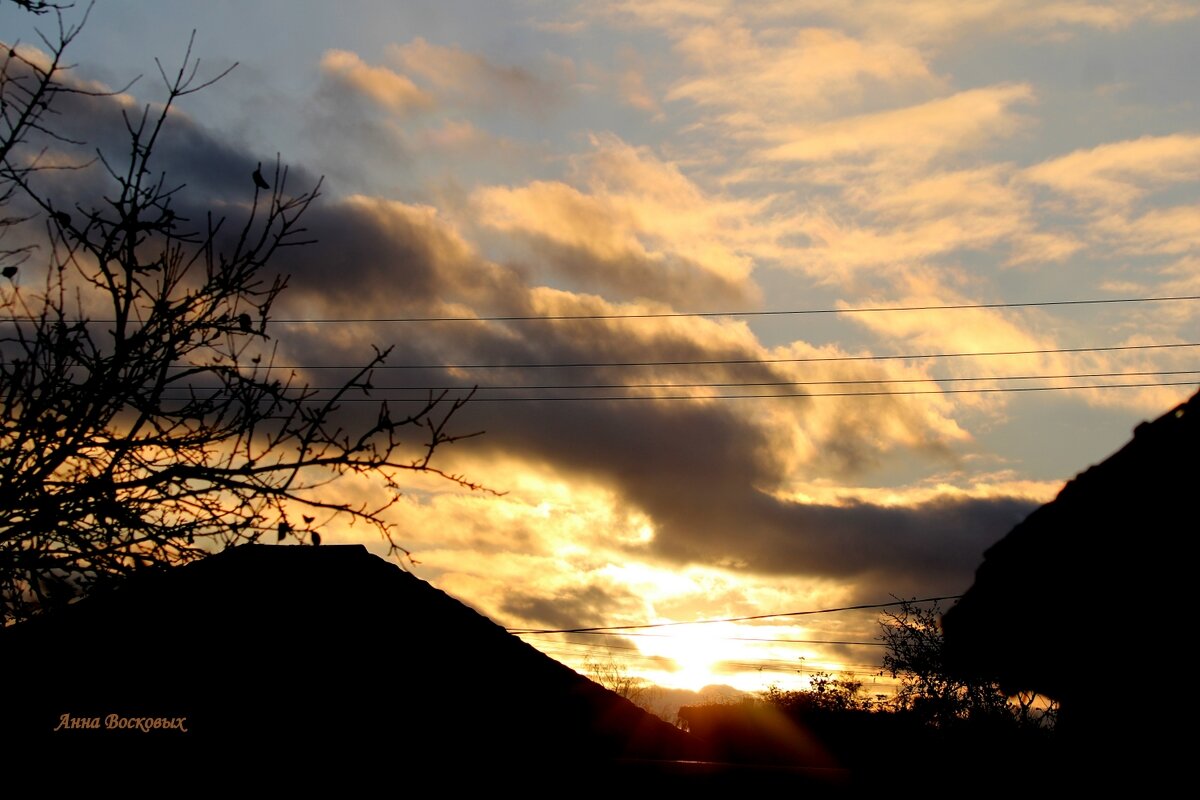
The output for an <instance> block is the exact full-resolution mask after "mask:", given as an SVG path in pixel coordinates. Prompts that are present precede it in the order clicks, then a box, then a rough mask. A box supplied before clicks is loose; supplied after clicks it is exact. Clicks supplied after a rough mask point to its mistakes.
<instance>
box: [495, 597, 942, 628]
mask: <svg viewBox="0 0 1200 800" xmlns="http://www.w3.org/2000/svg"><path fill="white" fill-rule="evenodd" d="M960 597H962V595H960V594H948V595H940V596H937V597H922V598H919V599H918V598H913V599H911V600H892V601H890V602H887V603H860V604H858V605H852V606H836V607H834V608H817V609H811V610H806V611H780V612H776V613H773V614H751V615H749V616H744V617H717V618H709V619H698V620H692V621H691V622H651V623H643V624H639V625H599V626H593V627H579V628H505V630H506V631H508V632H509V633H512V634H525V633H590V632H593V631H633V630H648V629H653V628H677V627H680V626H682V625H715V624H717V623H722V622H750V621H753V620H760V619H782V618H785V617H808V616H815V615H818V614H840V613H844V612H847V611H867V610H871V609H876V608H893V607H895V606H903V605H917V604H920V603H937V602H941V601H942V600H957V599H959V598H960Z"/></svg>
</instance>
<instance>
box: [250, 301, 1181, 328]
mask: <svg viewBox="0 0 1200 800" xmlns="http://www.w3.org/2000/svg"><path fill="white" fill-rule="evenodd" d="M1186 300H1200V295H1177V296H1164V297H1112V298H1103V299H1090V300H1037V301H1028V302H1017V303H955V304H949V305H923V306H855V307H850V308H799V309H778V310H766V311H660V312H641V313H631V314H505V315H498V316H488V317H360V318H341V319H333V318H330V319H322V318H304V319H276V320H272V322H275V323H278V324H286V325H324V324H329V323H348V324H351V323H381V322H382V323H405V322H543V321H544V322H562V321H580V320H620V319H675V318H679V317H781V316H801V315H816V314H864V313H881V312H889V311H960V310H967V309H997V308H1045V307H1049V306H1091V305H1115V304H1121V303H1162V302H1171V301H1186Z"/></svg>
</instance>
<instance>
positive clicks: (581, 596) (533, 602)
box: [501, 585, 639, 641]
mask: <svg viewBox="0 0 1200 800" xmlns="http://www.w3.org/2000/svg"><path fill="white" fill-rule="evenodd" d="M638 603H639V601H638V599H637V598H636V597H634V596H633V595H632V594H630V593H629V592H620V593H617V594H614V593H613V592H612V591H611V590H609V589H605V588H603V587H600V586H594V585H593V586H578V587H566V588H563V589H560V590H558V591H555V592H554V593H553V594H530V593H528V592H523V591H520V590H514V591H512V592H510V593H509V594H508V596H507V597H506V598H505V601H504V605H503V606H502V607H501V610H502V611H503V612H504V613H505V614H511V615H512V616H514V617H517V618H518V619H520V620H522V621H523V622H525V623H527V624H530V625H539V626H542V627H545V628H548V629H561V628H581V627H589V626H593V625H603V624H605V622H606V621H607V620H610V619H612V615H613V613H614V611H616V610H618V609H620V608H621V607H622V606H625V607H629V606H636V605H638ZM584 641H587V640H586V638H585V639H584Z"/></svg>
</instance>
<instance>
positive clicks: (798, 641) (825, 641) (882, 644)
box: [520, 623, 888, 649]
mask: <svg viewBox="0 0 1200 800" xmlns="http://www.w3.org/2000/svg"><path fill="white" fill-rule="evenodd" d="M687 624H694V623H687ZM542 633H558V631H529V632H526V633H522V634H520V635H522V636H536V635H540V634H542ZM572 633H576V634H579V635H581V636H621V637H626V636H639V637H642V636H645V637H653V638H657V639H677V638H678V637H676V636H672V635H671V634H669V633H638V632H636V631H633V632H628V633H611V632H609V631H572ZM704 640H705V641H719V642H768V643H776V642H778V643H781V644H838V645H854V646H857V647H887V646H888V645H887V643H886V642H863V641H851V640H844V639H769V638H765V637H755V636H706V637H705V638H704ZM571 644H575V643H574V642H572V643H571ZM578 644H582V645H591V644H593V643H592V642H579V643H578ZM595 646H597V647H610V646H611V647H616V646H617V645H607V644H604V643H602V642H597V643H595ZM632 649H637V648H632Z"/></svg>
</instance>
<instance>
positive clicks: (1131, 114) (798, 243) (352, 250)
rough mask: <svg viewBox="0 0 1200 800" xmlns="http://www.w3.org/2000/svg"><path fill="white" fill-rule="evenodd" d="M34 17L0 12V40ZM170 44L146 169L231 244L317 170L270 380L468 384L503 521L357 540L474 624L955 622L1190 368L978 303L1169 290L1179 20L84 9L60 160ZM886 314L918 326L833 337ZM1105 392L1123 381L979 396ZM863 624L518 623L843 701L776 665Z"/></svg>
mask: <svg viewBox="0 0 1200 800" xmlns="http://www.w3.org/2000/svg"><path fill="white" fill-rule="evenodd" d="M79 17H80V11H79V9H74V10H70V11H68V12H66V15H65V19H67V20H78V19H79ZM35 21H36V23H37V25H38V26H41V27H43V28H44V29H45V30H47V31H50V30H53V27H54V21H53V18H52V17H40V18H37V19H36V20H34V19H33V18H31V17H29V16H28V15H25V14H23V13H22V12H21V11H19V10H18V9H15V8H13V7H10V6H9V5H6V6H4V7H3V8H2V10H0V22H2V24H0V38H3V39H4V40H5V41H6V42H8V41H12V40H19V41H21V42H22V43H25V44H28V45H35V44H37V39H36V35H35V34H34V33H33V27H34V26H33V22H35ZM193 29H195V30H196V39H195V45H194V49H193V55H196V56H199V57H200V59H201V66H200V73H199V74H200V75H201V77H204V76H211V75H215V74H217V73H219V72H220V71H221V70H223V69H225V68H226V67H228V66H229V65H231V64H232V63H233V62H235V61H236V62H238V66H237V68H236V69H234V70H233V72H232V73H231V74H229V75H228V76H227V77H225V78H224V79H223V80H221V81H220V82H219V83H217V84H216V85H215V86H213V87H211V88H209V89H206V90H205V91H203V92H202V93H199V94H196V95H194V96H191V97H188V98H185V100H184V101H183V102H182V104H181V106H180V112H181V113H180V114H179V115H177V117H176V118H175V125H174V127H173V128H172V129H171V130H170V131H169V134H170V136H171V138H170V140H169V143H167V144H165V146H164V147H163V148H161V149H160V151H159V152H160V154H161V158H160V160H159V161H158V167H159V168H161V169H164V170H166V171H167V173H168V175H169V176H171V177H172V178H173V179H174V180H176V181H178V182H186V183H187V184H188V186H187V190H186V191H187V200H186V202H187V203H188V204H189V205H190V206H191V207H193V208H196V209H204V208H212V209H215V210H218V211H219V212H220V213H226V214H229V215H230V216H236V215H237V214H238V213H240V212H241V211H242V210H243V209H244V207H245V205H244V204H245V203H246V202H248V200H249V198H250V196H251V194H252V192H253V186H252V185H251V182H250V173H251V171H252V170H253V169H254V166H255V165H256V164H257V163H258V162H260V161H261V162H263V163H264V165H269V166H270V168H271V169H273V165H274V163H275V157H276V153H277V152H278V153H279V154H280V157H281V159H282V161H283V163H285V164H287V165H289V167H290V175H289V186H294V187H296V189H297V190H301V189H307V188H311V186H312V185H313V184H315V181H316V180H317V178H318V177H320V176H324V179H325V182H324V184H323V187H322V192H323V194H322V197H321V199H320V200H319V201H318V202H317V203H316V204H315V205H314V206H313V207H312V209H311V211H310V213H309V216H308V218H307V221H308V227H309V229H310V231H311V232H312V234H313V235H314V236H315V237H316V238H318V239H319V243H318V244H315V245H312V246H309V247H306V248H303V249H299V250H293V251H287V252H285V253H284V254H283V256H282V257H281V258H280V259H279V260H278V261H277V262H276V264H275V266H277V267H278V268H279V269H280V270H281V271H284V272H286V273H289V274H290V275H291V276H292V278H291V283H290V288H289V290H288V291H287V293H286V294H285V295H284V296H283V298H282V299H281V301H280V305H279V306H278V307H277V308H276V309H275V311H274V316H275V317H276V318H277V319H279V320H312V321H313V322H308V323H302V322H278V323H273V326H272V327H271V328H270V330H271V331H272V333H273V335H274V336H275V337H276V339H277V340H278V342H279V346H280V348H281V349H280V355H279V357H278V361H279V363H281V364H287V365H294V366H296V367H304V368H305V369H300V370H298V372H299V373H300V374H301V375H302V376H303V378H304V379H305V380H307V381H308V382H309V383H311V384H312V385H314V386H322V385H325V386H327V385H330V382H336V381H337V380H338V379H339V377H341V378H344V377H345V375H346V374H347V373H346V372H345V371H344V370H336V369H323V370H316V369H312V367H348V366H350V365H356V364H361V363H363V362H365V361H366V360H367V359H369V357H370V355H371V346H372V345H379V346H387V345H394V346H395V350H394V351H393V354H392V356H391V357H390V358H389V360H388V364H389V365H391V366H394V367H400V369H392V370H383V371H381V372H379V373H378V374H377V376H376V380H375V385H376V387H377V388H378V391H377V395H378V396H390V397H396V398H400V397H411V396H413V392H412V391H411V388H412V387H417V388H420V387H442V386H455V387H470V386H473V385H476V384H478V385H479V386H480V390H479V392H478V393H477V395H476V399H475V400H473V401H472V402H471V403H469V404H468V405H467V406H466V407H465V408H464V409H463V410H462V411H461V412H460V414H459V415H458V417H457V418H456V421H455V423H454V424H455V425H456V426H457V429H458V430H459V431H461V432H463V433H470V432H473V431H477V430H483V431H486V435H484V436H480V437H477V438H472V439H469V440H467V441H463V442H460V443H457V444H455V445H454V446H453V447H452V448H447V449H445V450H443V451H439V452H438V453H437V456H436V459H437V463H438V464H439V465H440V466H441V467H442V468H443V469H445V470H447V471H452V472H462V473H464V474H465V475H466V476H467V477H468V478H469V479H471V480H472V481H477V482H480V483H482V484H484V485H486V486H488V487H490V488H492V489H494V490H496V491H497V492H502V493H503V495H502V496H498V497H497V496H494V495H491V494H487V493H481V492H476V493H470V492H465V491H460V490H456V489H455V487H453V486H451V485H449V484H447V483H446V482H445V481H440V480H436V479H432V478H429V479H422V480H417V481H414V483H413V485H412V486H411V487H410V489H409V490H408V491H407V492H406V493H405V496H404V498H403V500H402V501H401V503H400V504H399V505H398V506H397V507H396V508H395V509H393V512H392V513H393V519H394V520H395V521H396V522H397V523H398V525H399V531H400V533H399V538H400V540H401V541H402V542H403V543H404V544H405V545H406V546H407V547H409V548H410V549H411V550H412V552H413V555H414V557H415V559H416V561H417V562H419V563H416V564H415V565H412V566H411V569H412V570H413V571H414V572H415V573H416V574H417V575H418V576H419V577H421V578H424V579H426V580H428V581H430V582H431V583H433V584H434V585H436V586H438V587H439V588H442V589H444V590H445V591H447V592H449V593H451V594H453V595H454V596H456V597H458V598H460V599H462V600H464V601H466V602H468V603H469V604H471V605H472V606H474V607H475V608H476V609H478V610H479V611H480V612H482V613H484V614H486V615H487V616H489V617H491V618H492V619H493V620H495V621H496V622H497V623H499V624H501V625H505V626H508V627H512V628H533V629H561V628H577V627H594V626H621V625H645V624H654V623H670V622H687V621H693V620H697V619H713V618H729V617H744V616H754V615H764V614H772V613H777V612H794V611H801V610H810V609H822V608H834V607H842V606H849V605H857V604H870V603H880V602H886V601H888V600H890V599H892V598H893V597H894V596H899V597H928V596H937V595H954V594H958V593H960V592H962V591H963V590H965V589H966V588H967V587H968V586H969V585H970V583H971V580H972V575H973V572H974V569H975V567H976V566H977V565H978V563H979V562H980V560H981V558H982V553H983V551H984V550H985V549H986V547H987V546H988V545H989V544H991V543H992V542H994V541H996V540H997V539H999V538H1000V537H1001V536H1003V535H1004V534H1005V533H1006V532H1007V531H1008V530H1009V529H1010V528H1011V527H1012V526H1013V525H1014V524H1015V523H1017V522H1018V521H1019V520H1020V519H1022V517H1023V516H1024V515H1025V514H1027V513H1028V512H1029V511H1030V510H1031V509H1032V508H1034V507H1035V506H1036V505H1037V504H1039V503H1042V502H1045V501H1047V500H1049V499H1050V498H1052V497H1053V496H1054V495H1055V493H1056V492H1057V491H1058V489H1059V488H1061V486H1062V484H1063V483H1064V481H1065V480H1067V479H1069V478H1070V477H1072V476H1073V475H1074V474H1076V473H1077V472H1080V471H1082V470H1083V469H1084V468H1086V467H1087V466H1089V465H1090V464H1093V463H1096V462H1098V461H1100V460H1102V459H1103V458H1104V457H1106V456H1107V455H1109V454H1110V453H1112V452H1113V451H1115V450H1117V449H1118V448H1119V447H1120V446H1122V445H1123V444H1124V443H1125V442H1126V441H1127V440H1128V439H1129V437H1130V435H1131V431H1132V428H1133V426H1134V425H1136V424H1137V423H1138V422H1139V421H1140V420H1143V419H1148V418H1153V417H1157V416H1159V415H1160V414H1162V413H1164V412H1166V411H1167V410H1168V409H1169V408H1170V407H1171V406H1173V405H1174V404H1176V403H1178V402H1181V401H1182V400H1184V399H1186V398H1187V397H1188V396H1190V395H1191V394H1192V393H1194V392H1195V390H1196V382H1197V381H1200V349H1198V348H1197V347H1195V346H1192V347H1148V346H1149V345H1164V344H1169V345H1179V344H1192V343H1197V342H1200V326H1198V324H1197V314H1196V311H1197V304H1196V302H1195V301H1187V300H1175V301H1157V302H1116V303H1108V304H1089V305H1065V306H1063V305H1059V306H1054V305H1041V306H1030V305H1023V306H1017V307H996V305H997V304H1029V303H1045V302H1047V301H1062V300H1125V299H1130V298H1152V297H1153V298H1162V297H1178V296H1191V295H1200V252H1198V247H1200V103H1198V101H1200V89H1197V82H1196V76H1197V75H1198V74H1200V48H1197V47H1196V42H1197V41H1200V6H1198V5H1197V4H1195V3H1193V2H1187V1H1186V0H1178V1H1176V0H1128V1H1127V2H1125V1H1122V0H1112V1H1111V2H1085V0H1045V1H1044V2H1040V1H1037V0H1029V1H1028V2H1027V1H1026V0H1005V1H1003V2H1001V1H1000V0H964V1H963V2H954V3H950V2H941V0H908V1H906V2H899V1H897V2H891V0H862V1H861V2H833V1H831V0H792V1H791V2H745V3H739V2H732V1H722V0H712V1H711V2H708V1H706V0H661V1H660V0H644V1H639V2H634V1H633V0H629V2H603V0H589V1H587V2H582V1H581V2H568V1H566V0H564V1H562V2H549V1H548V0H495V1H494V2H448V1H447V0H436V1H434V0H430V1H429V2H415V1H414V2H404V3H395V2H387V1H385V0H379V1H378V2H354V1H353V0H347V1H346V2H342V3H328V2H326V3H310V2H282V1H281V0H277V1H276V2H254V3H241V2H216V1H215V0H214V1H213V2H208V3H203V4H199V3H194V2H183V1H182V0H159V1H158V2H155V3H144V2H133V1H132V0H128V1H126V0H98V2H97V3H96V5H95V8H94V9H93V10H92V12H91V16H90V18H89V19H88V22H87V25H86V27H85V28H84V30H83V32H82V33H81V35H80V37H79V39H78V40H77V42H76V43H75V45H74V46H73V48H72V50H71V51H70V56H71V59H70V60H72V61H73V62H75V63H76V64H77V65H78V66H77V68H76V70H75V73H74V74H75V77H76V78H77V79H79V80H85V81H95V82H98V83H99V84H103V85H104V86H107V87H111V88H122V87H124V86H125V85H126V84H128V83H129V81H130V80H131V79H132V78H133V77H135V76H137V75H141V76H142V77H141V78H140V80H138V81H137V82H136V83H134V84H133V85H132V87H130V88H129V89H128V90H127V92H126V93H125V95H122V96H119V97H113V98H108V99H106V100H104V101H103V102H99V101H98V102H97V104H96V105H97V111H96V113H95V114H94V115H92V116H90V117H89V118H87V119H85V120H81V119H72V120H68V119H65V118H64V120H63V124H64V125H65V126H67V130H68V132H69V133H71V134H73V135H74V136H75V137H76V138H79V139H86V140H87V141H88V142H89V145H90V146H92V147H96V146H99V147H103V148H105V149H106V152H114V153H119V152H120V147H121V144H120V142H121V135H122V130H121V128H120V122H119V109H120V108H122V107H125V108H137V107H138V106H139V105H141V104H143V103H146V102H154V101H156V100H161V99H162V97H163V91H162V88H161V80H160V79H159V77H158V72H157V68H156V67H155V62H154V58H155V57H158V58H159V59H161V60H162V62H163V64H164V66H165V67H166V68H168V69H174V68H177V65H178V63H179V61H180V59H181V58H182V56H183V53H184V50H185V48H186V46H187V42H188V37H189V35H190V33H191V31H192V30H193ZM71 126H74V127H71ZM963 305H966V306H974V307H972V308H958V309H944V308H942V309H928V307H929V306H963ZM980 305H990V306H992V307H988V308H982V307H979V306H980ZM888 306H903V307H910V308H911V307H914V306H919V307H925V310H915V311H914V310H909V311H879V310H875V311H859V312H853V311H850V310H851V309H863V308H873V309H878V308H880V307H888ZM764 311H775V312H800V311H804V312H820V313H783V314H771V315H765V314H758V315H755V314H754V313H753V312H764ZM835 311H837V312H840V313H830V312H835ZM694 312H728V313H724V314H708V315H702V316H696V315H692V316H689V315H688V314H689V313H694ZM735 312H743V313H742V314H741V315H739V314H738V313H735ZM547 316H549V317H555V319H538V318H539V317H547ZM431 317H432V318H443V319H444V318H454V319H453V320H450V321H428V318H431ZM499 317H504V318H509V319H496V318H499ZM512 317H519V318H520V319H511V318H512ZM580 317H588V318H580ZM597 317H599V318H597ZM413 318H419V319H424V320H426V321H407V322H406V321H396V320H404V319H408V320H411V319H413ZM379 320H392V321H379ZM1094 348H1109V349H1104V350H1097V349H1094ZM1112 348H1127V349H1112ZM1067 350H1072V351H1074V352H1064V351H1067ZM1014 351H1016V352H1018V353H1023V354H1018V355H992V356H970V355H969V354H972V353H997V352H1004V353H1012V352H1014ZM1030 351H1038V352H1036V353H1034V352H1030ZM947 354H952V355H947ZM897 356H908V357H906V358H896V357H897ZM919 356H925V357H919ZM664 362H669V363H664ZM699 362H703V363H699ZM1148 373H1150V374H1148ZM1070 376H1087V377H1070ZM1006 377H1007V378H1008V379H1007V380H1003V378H1006ZM1014 378H1015V379H1014ZM1119 383H1136V384H1150V385H1143V386H1140V387H1138V388H1099V389H1078V390H1067V391H1028V392H1008V391H992V390H998V389H1009V388H1017V387H1022V388H1033V387H1046V386H1071V385H1075V386H1079V385H1094V384H1105V385H1109V384H1119ZM1163 384H1175V385H1163ZM406 387H407V389H408V391H407V392H406V391H405V389H406ZM489 387H510V388H489ZM511 387H516V388H511ZM977 390H987V391H977ZM861 392H870V393H871V394H870V396H866V397H861V396H860V397H854V396H850V395H853V394H854V393H861ZM418 394H419V393H418ZM772 394H781V395H785V396H783V397H778V398H774V399H770V398H763V397H737V396H738V395H772ZM622 398H623V399H622ZM364 410H365V409H364ZM367 413H374V412H373V410H372V411H370V412H367ZM343 491H345V492H348V493H359V494H361V496H364V497H368V496H372V494H373V493H378V492H380V491H382V489H381V488H380V487H378V486H375V485H373V484H370V483H369V482H360V483H357V484H354V485H346V486H345V488H344V489H343ZM324 536H325V541H327V542H360V541H361V542H364V543H366V544H368V545H369V546H371V547H372V548H373V549H375V550H376V551H377V552H382V551H383V550H382V547H381V544H380V543H379V542H378V540H377V539H376V538H375V537H374V534H373V533H372V532H371V531H368V530H366V529H365V528H364V529H357V528H355V529H331V530H329V531H327V532H326V533H325V534H324ZM876 619H877V615H876V612H874V611H866V612H858V613H836V614H825V615H815V616H809V617H792V618H787V617H783V618H776V619H767V620H761V621H758V622H743V623H733V622H725V623H718V624H712V625H706V626H695V627H682V628H680V627H668V628H662V629H652V630H647V631H642V633H649V634H654V635H641V636H611V637H601V636H587V635H571V636H540V637H534V636H529V637H526V638H527V640H528V641H530V642H534V643H537V644H539V646H541V647H543V648H545V649H546V650H547V651H548V652H551V653H552V654H553V655H555V656H556V657H559V658H561V659H564V660H566V661H568V663H571V664H572V665H578V664H579V663H580V660H581V659H582V658H583V657H585V656H588V655H590V656H591V657H593V658H598V659H605V658H608V657H609V656H611V657H613V658H615V659H617V660H618V661H619V662H621V663H624V664H627V665H628V666H629V667H630V669H632V670H634V671H636V672H638V673H639V674H645V675H647V676H648V677H650V678H652V679H653V680H655V681H658V682H659V683H662V684H663V685H666V686H676V687H684V688H698V687H699V686H703V685H704V684H708V683H728V684H731V685H734V686H737V687H738V688H741V689H746V690H754V689H759V688H763V687H764V686H765V685H766V684H767V683H769V682H770V681H778V682H779V683H780V684H782V685H784V686H787V687H797V686H803V685H805V680H806V679H805V676H806V675H807V674H808V673H809V672H811V671H812V670H820V669H829V670H835V671H836V670H838V669H849V670H852V671H854V672H857V673H860V674H861V676H862V677H864V679H865V680H866V681H867V682H868V683H869V682H870V681H871V680H872V678H871V675H872V674H873V673H874V672H877V671H878V668H877V667H874V668H873V666H874V665H878V664H879V661H880V657H881V655H882V653H881V651H880V648H879V647H877V646H869V645H854V644H820V643H814V642H813V640H817V641H833V642H868V643H869V642H871V641H872V640H873V639H874V638H875V636H876V635H877V629H876ZM758 639H792V640H805V641H798V642H797V641H793V642H785V643H775V644H772V643H769V642H763V641H751V640H758Z"/></svg>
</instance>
